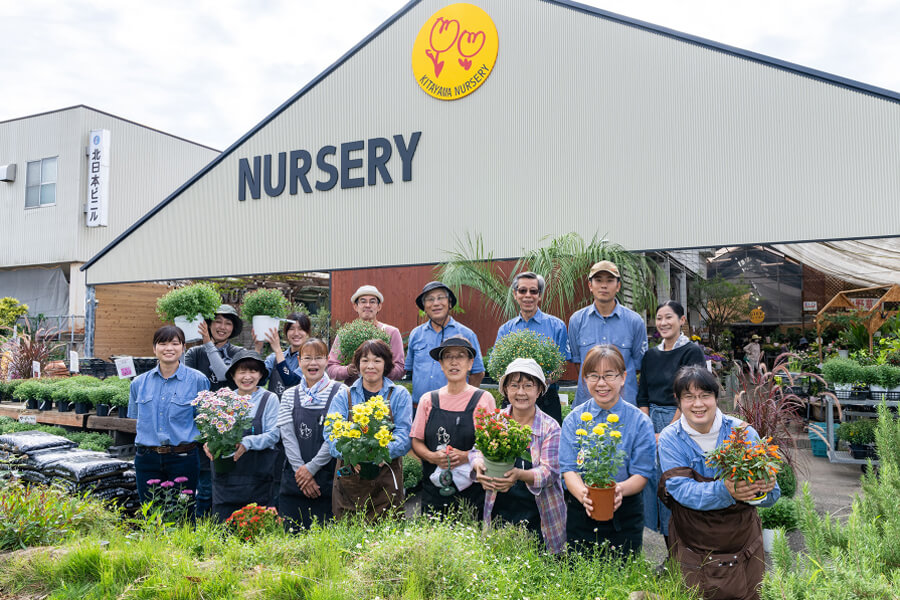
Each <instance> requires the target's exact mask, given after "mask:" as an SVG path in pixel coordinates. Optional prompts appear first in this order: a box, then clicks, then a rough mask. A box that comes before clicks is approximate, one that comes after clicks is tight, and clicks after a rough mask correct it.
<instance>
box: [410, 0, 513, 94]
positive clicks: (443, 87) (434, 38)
mask: <svg viewBox="0 0 900 600" xmlns="http://www.w3.org/2000/svg"><path fill="white" fill-rule="evenodd" d="M498 47H499V41H498V39H497V28H496V27H495V26H494V22H493V21H492V20H491V17H490V16H489V15H488V14H487V13H486V12H484V11H483V10H482V9H480V8H479V7H477V6H475V5H474V4H467V3H465V2H460V3H457V4H451V5H449V6H445V7H444V8H442V9H441V10H439V11H437V12H436V13H434V14H433V15H431V16H430V17H429V18H428V20H427V21H425V24H424V25H422V28H421V29H420V30H419V35H417V36H416V41H415V43H414V44H413V52H412V68H413V75H414V76H415V78H416V82H417V83H418V84H419V87H421V88H422V90H424V92H425V93H426V94H428V95H429V96H431V97H433V98H437V99H438V100H456V99H458V98H462V97H463V96H468V95H469V94H471V93H472V92H474V91H475V90H477V89H478V88H479V87H481V86H482V84H483V83H484V82H485V80H486V79H487V78H488V75H490V74H491V72H492V71H493V70H494V63H495V62H497V50H498Z"/></svg>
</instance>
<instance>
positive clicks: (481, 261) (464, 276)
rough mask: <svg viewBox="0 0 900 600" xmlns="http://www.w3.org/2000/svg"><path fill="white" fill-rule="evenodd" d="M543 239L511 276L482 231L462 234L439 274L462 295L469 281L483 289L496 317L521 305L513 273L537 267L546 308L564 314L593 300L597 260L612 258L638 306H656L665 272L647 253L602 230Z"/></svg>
mask: <svg viewBox="0 0 900 600" xmlns="http://www.w3.org/2000/svg"><path fill="white" fill-rule="evenodd" d="M541 241H542V242H545V243H546V245H545V246H541V247H540V248H536V249H532V250H527V251H526V252H525V254H524V256H522V258H521V259H519V261H518V262H517V263H516V265H515V266H514V267H513V269H512V271H511V272H510V276H507V275H505V274H504V273H503V272H501V271H500V269H499V268H498V267H497V266H496V265H495V264H494V257H493V254H492V253H490V252H485V249H484V241H483V240H482V238H481V236H476V237H473V236H472V235H470V234H467V235H466V237H465V239H459V240H457V244H456V245H457V247H456V250H453V251H451V252H447V253H446V254H447V255H448V260H447V261H446V262H445V263H444V264H442V265H441V266H440V267H439V268H438V269H437V272H436V278H437V279H439V280H440V281H442V282H444V283H445V284H446V285H448V286H449V287H450V288H451V289H453V290H454V291H455V292H457V295H459V292H460V290H461V289H462V287H463V286H465V287H470V288H472V289H475V290H478V291H479V292H481V293H482V294H483V295H484V297H485V298H486V299H487V301H488V303H489V305H490V308H491V311H492V313H493V314H494V315H495V316H496V317H498V318H502V319H510V318H512V317H513V316H515V315H516V313H518V311H519V308H518V306H516V303H515V300H514V299H513V296H512V290H511V288H510V284H511V283H512V275H515V274H516V273H519V272H521V271H534V272H535V273H539V274H541V275H543V276H544V279H545V280H546V284H547V285H546V289H545V290H544V295H543V298H542V300H541V306H542V310H544V312H547V313H550V314H554V315H564V314H568V312H569V311H571V310H572V308H577V307H581V306H585V305H587V304H590V303H591V302H592V301H593V298H592V296H591V294H590V290H589V289H588V287H587V277H588V274H589V273H590V269H591V265H593V264H594V263H596V262H599V261H601V260H609V261H612V262H614V263H615V264H616V266H617V267H618V268H619V272H620V273H621V274H622V280H623V284H622V285H623V292H624V288H625V287H628V288H629V289H630V290H631V297H632V298H633V301H634V302H633V303H634V306H635V308H636V309H637V310H639V311H642V310H645V309H649V308H651V307H653V306H655V304H656V293H655V288H654V286H653V283H652V280H653V277H654V276H656V277H662V272H661V271H660V270H659V268H658V266H657V265H656V264H655V263H654V262H653V261H651V260H649V259H647V258H646V257H644V256H641V255H639V254H635V253H632V252H629V251H627V250H626V249H625V248H623V247H622V246H620V245H618V244H615V243H613V242H610V241H609V240H606V239H603V238H599V237H597V236H594V237H593V238H592V239H591V240H590V241H586V240H584V238H582V237H581V236H580V235H578V234H577V233H568V234H564V235H561V236H559V237H556V238H550V237H545V238H543V239H542V240H541Z"/></svg>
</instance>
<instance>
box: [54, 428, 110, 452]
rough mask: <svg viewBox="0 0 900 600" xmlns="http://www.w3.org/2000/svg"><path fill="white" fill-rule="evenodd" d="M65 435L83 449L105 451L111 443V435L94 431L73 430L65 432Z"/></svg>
mask: <svg viewBox="0 0 900 600" xmlns="http://www.w3.org/2000/svg"><path fill="white" fill-rule="evenodd" d="M65 437H67V438H69V439H70V440H72V441H73V442H75V443H76V444H78V447H79V448H81V449H83V450H94V451H95V452H106V451H107V450H109V447H110V446H112V445H113V439H112V438H111V437H109V436H108V435H106V434H105V433H98V432H95V431H73V432H68V433H66V435H65Z"/></svg>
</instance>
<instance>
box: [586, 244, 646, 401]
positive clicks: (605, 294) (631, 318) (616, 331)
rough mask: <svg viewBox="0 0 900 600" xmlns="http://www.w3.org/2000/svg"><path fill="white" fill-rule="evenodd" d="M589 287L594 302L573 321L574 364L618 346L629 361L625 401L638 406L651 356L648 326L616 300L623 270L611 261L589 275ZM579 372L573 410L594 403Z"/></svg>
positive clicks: (626, 366) (596, 268) (593, 269)
mask: <svg viewBox="0 0 900 600" xmlns="http://www.w3.org/2000/svg"><path fill="white" fill-rule="evenodd" d="M588 286H589V287H590V289H591V294H592V295H593V296H594V301H593V302H592V303H591V304H590V305H588V306H586V307H584V308H582V309H581V310H579V311H578V312H576V313H575V314H573V315H572V316H571V317H570V318H569V349H570V350H571V353H572V362H574V363H578V365H579V366H580V365H581V363H583V362H584V358H585V357H586V356H587V353H588V352H589V351H590V349H591V348H593V347H594V346H597V345H599V344H612V345H613V346H616V347H617V348H618V349H619V351H620V352H621V353H622V357H623V358H624V359H625V371H626V377H625V387H624V389H623V390H622V398H624V399H625V401H626V402H628V403H629V404H632V405H635V404H636V403H637V372H638V371H639V370H640V369H641V363H642V362H643V360H644V353H645V352H647V326H646V325H645V324H644V320H643V319H642V318H641V317H640V315H638V314H637V313H636V312H634V311H633V310H631V309H630V308H626V307H624V306H622V305H621V304H620V303H619V301H618V300H616V294H617V293H619V290H621V289H622V278H621V276H620V275H619V269H618V267H616V265H615V264H613V263H611V262H610V261H608V260H602V261H600V262H598V263H594V265H593V266H592V267H591V272H590V274H589V275H588ZM583 375H584V374H583V373H581V371H580V369H579V373H578V391H577V392H576V393H575V401H574V402H573V404H572V406H573V407H575V406H578V405H579V404H582V403H583V402H586V401H587V400H590V398H591V394H590V392H589V391H588V389H587V385H585V383H584V377H583Z"/></svg>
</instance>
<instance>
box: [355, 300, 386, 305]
mask: <svg viewBox="0 0 900 600" xmlns="http://www.w3.org/2000/svg"><path fill="white" fill-rule="evenodd" d="M356 304H357V305H359V304H362V305H365V306H368V305H372V306H377V305H378V304H381V301H380V300H379V299H378V298H359V299H358V300H357V301H356Z"/></svg>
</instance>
